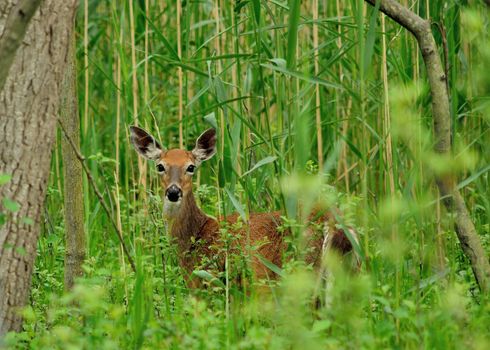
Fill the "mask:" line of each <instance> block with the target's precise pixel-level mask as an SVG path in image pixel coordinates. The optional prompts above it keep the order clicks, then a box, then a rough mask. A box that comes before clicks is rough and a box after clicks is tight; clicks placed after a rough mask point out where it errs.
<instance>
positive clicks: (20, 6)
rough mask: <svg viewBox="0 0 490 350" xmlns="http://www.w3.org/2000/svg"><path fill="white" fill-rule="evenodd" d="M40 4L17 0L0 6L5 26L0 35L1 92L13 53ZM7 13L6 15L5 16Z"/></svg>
mask: <svg viewBox="0 0 490 350" xmlns="http://www.w3.org/2000/svg"><path fill="white" fill-rule="evenodd" d="M40 3H41V0H19V1H17V2H15V1H4V2H3V4H2V5H0V19H1V21H2V22H4V26H5V29H4V30H3V32H2V33H1V35H0V53H1V58H2V61H1V62H2V64H0V91H2V90H3V86H4V84H5V80H7V76H8V73H9V69H10V66H11V65H12V62H13V61H14V57H15V53H16V52H17V49H18V48H19V46H20V44H21V43H22V39H24V36H25V34H26V31H27V27H28V25H29V22H30V20H31V18H32V16H33V15H34V13H36V10H37V8H38V7H39V4H40ZM7 13H8V15H7V16H5V14H7ZM1 24H2V23H1V22H0V25H1Z"/></svg>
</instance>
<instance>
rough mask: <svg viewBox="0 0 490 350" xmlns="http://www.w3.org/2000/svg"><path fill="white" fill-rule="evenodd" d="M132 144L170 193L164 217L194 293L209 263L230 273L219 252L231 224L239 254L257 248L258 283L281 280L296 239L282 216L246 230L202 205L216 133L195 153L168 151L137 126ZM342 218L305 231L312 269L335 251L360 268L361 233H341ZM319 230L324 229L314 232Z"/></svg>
mask: <svg viewBox="0 0 490 350" xmlns="http://www.w3.org/2000/svg"><path fill="white" fill-rule="evenodd" d="M130 140H131V143H132V145H133V146H134V148H135V149H136V151H137V152H138V153H139V155H141V156H142V157H144V158H145V159H147V160H150V161H153V162H154V163H155V167H156V171H157V173H158V174H159V176H160V182H161V186H162V187H163V190H164V195H163V212H164V216H165V218H166V220H167V222H168V227H169V235H170V237H171V240H172V241H173V242H174V244H176V247H177V254H178V261H179V265H180V267H181V268H182V270H183V271H184V279H185V280H186V283H187V285H188V286H189V287H191V288H197V287H199V286H201V285H202V281H201V279H200V278H196V276H195V275H194V274H193V271H195V269H196V268H197V267H199V266H203V263H204V262H214V265H215V266H216V267H217V269H218V270H220V271H221V272H222V271H223V270H224V268H225V266H224V265H225V264H224V258H223V257H222V256H220V253H219V252H220V249H219V248H220V247H222V246H223V244H224V242H223V240H222V239H221V233H220V228H221V227H222V226H223V224H227V225H228V227H229V228H230V230H231V232H232V234H233V235H234V236H235V237H237V239H236V240H235V243H234V246H233V249H235V250H237V251H241V252H244V251H246V249H250V246H254V245H256V246H255V247H256V249H255V250H254V252H255V254H253V255H252V257H251V259H250V260H251V261H250V269H251V271H252V273H253V276H254V278H255V280H263V279H276V278H277V273H276V272H274V271H272V269H271V268H270V266H277V267H278V268H281V266H282V263H283V261H282V259H283V254H284V252H285V250H286V249H287V243H286V237H287V235H288V234H290V232H289V230H283V229H281V227H282V226H281V225H282V224H283V220H282V219H281V213H280V212H279V211H275V212H272V213H270V212H269V213H251V214H250V215H249V217H248V221H247V222H242V223H241V225H240V224H237V223H238V222H239V221H240V220H241V219H240V216H239V215H238V214H232V215H229V216H227V217H226V218H218V219H214V218H212V217H210V216H208V215H206V214H205V213H204V212H203V211H202V210H201V209H200V208H199V207H198V205H197V203H196V200H195V197H194V192H193V177H194V176H195V174H196V172H197V170H198V169H199V167H200V166H201V164H202V163H203V162H204V161H206V160H209V159H210V158H212V157H213V156H214V155H215V154H216V149H217V147H216V143H217V142H216V141H217V136H216V130H215V129H214V128H210V129H208V130H206V131H204V132H203V133H202V134H201V135H200V136H199V137H198V138H197V140H196V142H195V146H194V148H193V149H192V150H191V151H188V150H185V149H177V148H175V149H169V150H167V149H165V148H163V147H162V146H161V145H160V144H159V143H158V141H157V140H156V139H155V137H153V136H152V135H151V134H149V133H148V132H147V131H146V130H144V129H142V128H140V127H137V126H130ZM338 214H339V213H338V212H335V209H331V210H328V211H325V212H315V213H312V215H311V219H312V221H313V225H310V226H308V227H307V228H306V230H305V237H306V249H307V250H308V253H307V254H306V255H305V261H306V263H308V264H312V265H313V266H314V267H318V266H320V265H321V261H322V258H323V257H324V255H325V253H326V251H335V252H336V253H337V254H338V256H340V257H343V256H347V255H351V258H350V259H351V260H352V266H357V267H359V266H360V259H359V255H358V254H357V253H356V251H354V249H353V244H358V238H357V233H356V231H354V230H353V229H351V228H346V227H342V228H339V227H338V225H337V220H336V217H338ZM318 226H320V227H321V228H320V229H316V230H315V229H313V227H316V228H318ZM217 248H218V249H217ZM221 255H222V254H221ZM264 261H267V262H270V263H271V264H272V265H270V264H266V263H264ZM267 265H269V266H267Z"/></svg>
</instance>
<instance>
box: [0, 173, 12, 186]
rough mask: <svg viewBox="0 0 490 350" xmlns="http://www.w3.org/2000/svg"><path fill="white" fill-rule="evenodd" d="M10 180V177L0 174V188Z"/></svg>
mask: <svg viewBox="0 0 490 350" xmlns="http://www.w3.org/2000/svg"><path fill="white" fill-rule="evenodd" d="M11 179H12V176H11V175H7V174H0V186H2V185H5V184H6V183H8V182H9V181H10V180H11Z"/></svg>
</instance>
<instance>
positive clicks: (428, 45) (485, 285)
mask: <svg viewBox="0 0 490 350" xmlns="http://www.w3.org/2000/svg"><path fill="white" fill-rule="evenodd" d="M365 1H366V2H368V3H370V4H371V5H373V6H374V5H375V4H376V2H378V1H379V2H380V10H381V11H382V12H383V13H384V14H386V15H387V16H388V17H390V18H391V19H392V20H394V21H395V22H397V23H398V24H400V25H401V26H403V27H405V28H406V29H407V30H408V31H410V32H411V33H412V34H413V35H414V36H415V38H416V39H417V42H418V44H419V47H420V51H421V52H422V57H423V59H424V63H425V67H426V69H427V76H428V78H429V84H430V89H431V94H432V118H433V122H434V135H435V139H436V143H435V146H434V148H435V151H436V152H437V153H440V154H449V153H450V152H451V114H450V109H449V96H448V92H447V87H446V79H447V77H446V75H445V73H444V70H443V67H442V64H441V58H440V57H439V53H438V50H437V45H436V42H435V40H434V36H433V35H432V31H431V25H430V22H429V21H427V20H424V19H422V18H421V17H419V16H418V15H417V14H415V13H414V12H412V11H410V10H409V9H407V8H406V7H404V6H402V5H400V4H399V3H398V2H396V1H394V0H381V1H380V0H365ZM455 180H456V179H455V178H454V176H452V175H443V176H439V177H437V178H436V182H437V186H438V187H439V191H440V193H441V196H442V198H443V199H444V200H443V201H444V205H445V206H446V208H447V210H448V211H449V212H452V213H454V214H455V226H456V233H457V235H458V239H459V242H460V244H461V248H462V249H463V252H464V253H465V255H466V256H467V257H468V259H469V260H470V262H471V268H472V270H473V274H474V275H475V279H476V282H477V283H478V285H479V287H480V289H481V290H482V292H484V293H489V292H490V263H489V261H488V257H487V256H486V254H485V250H484V249H483V246H482V244H481V242H480V238H479V237H478V234H477V233H476V230H475V226H474V225H473V222H472V221H471V218H470V215H469V213H468V209H467V208H466V204H465V202H464V199H463V197H462V196H461V194H460V193H459V191H458V190H457V189H456V187H455V183H456V182H455Z"/></svg>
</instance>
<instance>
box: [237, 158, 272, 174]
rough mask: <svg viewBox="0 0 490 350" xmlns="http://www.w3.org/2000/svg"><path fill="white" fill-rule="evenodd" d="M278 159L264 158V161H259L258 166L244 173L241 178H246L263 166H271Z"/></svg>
mask: <svg viewBox="0 0 490 350" xmlns="http://www.w3.org/2000/svg"><path fill="white" fill-rule="evenodd" d="M276 159H277V157H274V156H268V157H265V158H263V159H261V160H259V161H258V162H257V163H256V164H255V165H254V166H253V167H252V169H250V170H248V171H246V172H244V173H243V175H242V176H241V177H244V176H245V175H248V174H250V173H251V172H252V171H254V170H256V169H258V168H260V167H261V166H263V165H266V164H269V163H272V162H274V161H275V160H276Z"/></svg>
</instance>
